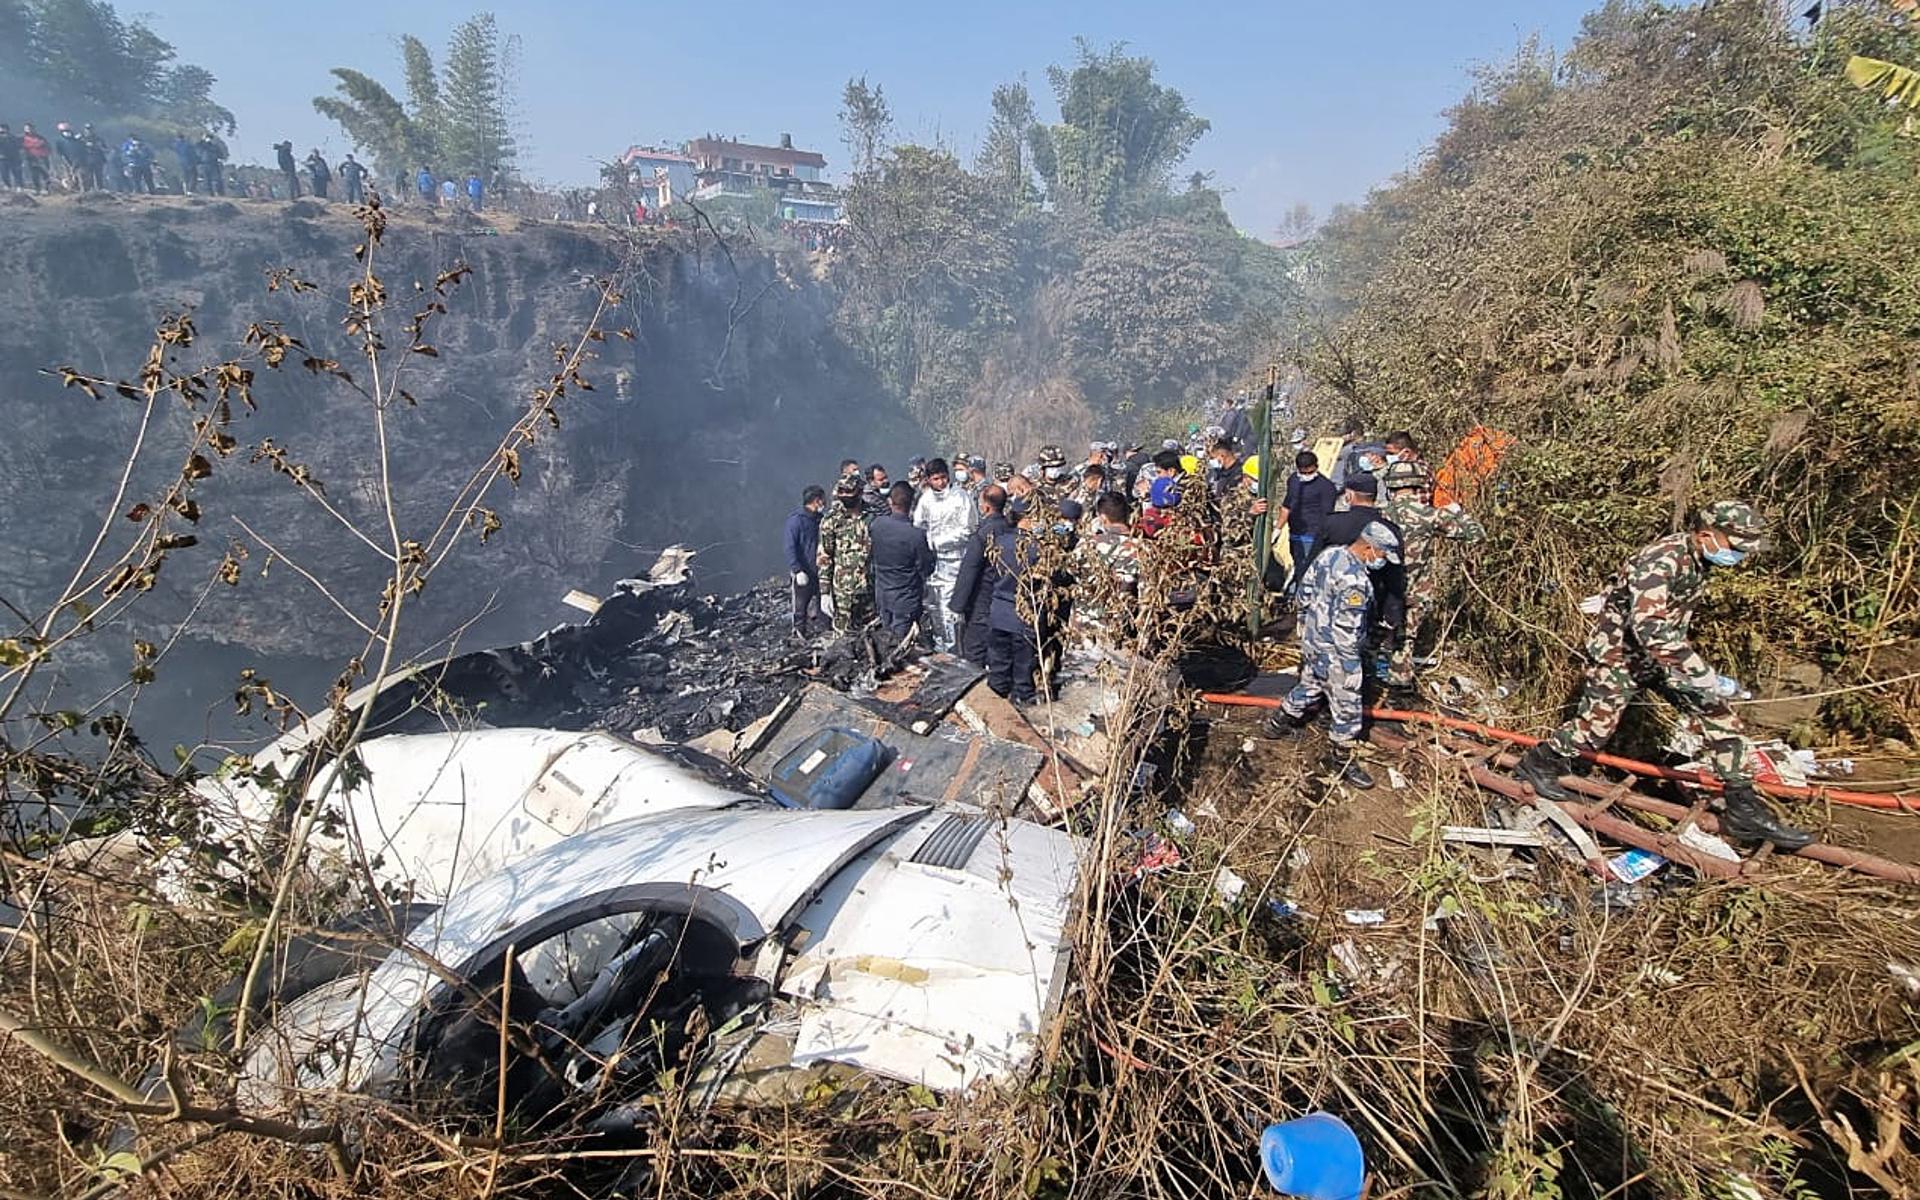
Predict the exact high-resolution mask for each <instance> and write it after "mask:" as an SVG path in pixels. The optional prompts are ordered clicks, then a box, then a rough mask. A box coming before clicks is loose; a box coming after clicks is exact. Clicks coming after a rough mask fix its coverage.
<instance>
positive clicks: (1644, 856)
mask: <svg viewBox="0 0 1920 1200" xmlns="http://www.w3.org/2000/svg"><path fill="white" fill-rule="evenodd" d="M1607 865H1608V866H1610V867H1612V868H1613V874H1614V877H1615V878H1617V879H1619V880H1620V881H1621V882H1622V883H1638V882H1639V881H1640V880H1642V879H1645V878H1646V877H1647V876H1649V875H1651V874H1653V873H1654V872H1655V871H1658V870H1659V869H1660V868H1661V867H1664V866H1666V865H1667V860H1666V859H1664V858H1661V857H1660V856H1659V855H1658V854H1655V853H1654V852H1653V851H1651V850H1629V851H1627V852H1626V853H1624V854H1616V855H1614V856H1613V857H1612V858H1610V859H1608V860H1607Z"/></svg>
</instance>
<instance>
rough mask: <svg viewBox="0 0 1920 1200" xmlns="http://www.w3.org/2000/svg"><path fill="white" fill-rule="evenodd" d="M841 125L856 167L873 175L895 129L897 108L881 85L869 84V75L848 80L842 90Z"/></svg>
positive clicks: (851, 162) (841, 137)
mask: <svg viewBox="0 0 1920 1200" xmlns="http://www.w3.org/2000/svg"><path fill="white" fill-rule="evenodd" d="M840 127H841V135H840V140H841V141H842V142H843V143H845V145H846V147H847V153H848V154H849V155H850V156H851V159H850V165H851V167H852V169H853V170H854V171H855V172H857V173H859V174H862V175H866V174H871V173H872V171H873V169H874V166H875V164H876V163H877V162H878V161H879V157H880V151H881V150H883V149H885V148H886V144H887V134H888V133H889V132H890V131H891V130H892V129H893V110H892V109H891V108H889V107H888V106H887V97H886V93H885V92H884V91H882V90H881V88H880V85H878V84H874V85H872V86H871V87H870V86H868V84H867V77H866V76H865V75H862V76H861V77H860V78H858V79H849V80H847V86H846V87H845V88H844V89H842V90H841V93H840Z"/></svg>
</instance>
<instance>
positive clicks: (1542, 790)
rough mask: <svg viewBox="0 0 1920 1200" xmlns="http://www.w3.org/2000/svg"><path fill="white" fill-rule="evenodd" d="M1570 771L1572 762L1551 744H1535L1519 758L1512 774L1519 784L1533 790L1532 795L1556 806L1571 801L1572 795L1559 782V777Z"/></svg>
mask: <svg viewBox="0 0 1920 1200" xmlns="http://www.w3.org/2000/svg"><path fill="white" fill-rule="evenodd" d="M1571 770H1573V760H1572V759H1569V758H1566V757H1563V756H1562V755H1561V753H1560V752H1559V751H1558V750H1556V749H1554V747H1553V744H1552V743H1551V742H1536V743H1534V744H1533V745H1532V746H1530V747H1528V749H1527V752H1526V753H1525V754H1522V755H1521V756H1520V762H1519V764H1518V765H1517V766H1515V767H1514V769H1513V773H1514V776H1515V777H1516V778H1518V779H1519V780H1520V782H1521V783H1524V784H1526V785H1527V786H1528V787H1530V788H1532V789H1533V793H1534V795H1536V796H1544V797H1545V798H1546V799H1548V800H1552V801H1554V802H1555V803H1556V804H1557V803H1560V802H1562V801H1566V800H1571V799H1573V793H1572V792H1570V791H1568V790H1567V789H1566V786H1565V785H1564V784H1562V783H1561V782H1560V777H1561V776H1562V775H1565V774H1567V773H1568V772H1569V771H1571Z"/></svg>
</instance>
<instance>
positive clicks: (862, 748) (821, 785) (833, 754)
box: [767, 726, 892, 808]
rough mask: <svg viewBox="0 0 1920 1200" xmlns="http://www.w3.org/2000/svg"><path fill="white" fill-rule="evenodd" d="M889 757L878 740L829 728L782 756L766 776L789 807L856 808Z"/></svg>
mask: <svg viewBox="0 0 1920 1200" xmlns="http://www.w3.org/2000/svg"><path fill="white" fill-rule="evenodd" d="M890 757H892V755H891V753H890V752H889V751H888V749H887V747H886V745H885V744H884V743H883V742H881V741H880V740H879V739H878V738H871V737H867V736H866V735H865V734H862V733H859V732H858V731H856V730H852V729H846V728H842V727H840V726H830V727H828V728H826V729H822V730H819V731H817V732H815V733H813V734H812V735H810V736H809V737H808V738H807V739H806V740H805V741H803V742H801V743H800V744H799V745H798V746H795V747H794V748H793V749H792V750H789V751H788V752H787V753H786V754H785V755H784V756H782V757H781V759H780V761H779V762H777V763H775V764H774V766H773V770H772V771H769V772H768V773H767V786H768V789H769V790H770V791H772V792H773V798H774V799H775V800H777V801H779V802H780V803H781V804H783V805H785V806H786V807H788V808H851V807H853V805H854V802H855V801H857V800H859V799H860V793H862V792H864V791H866V790H867V785H868V784H871V783H872V782H873V781H874V779H875V778H876V777H877V776H878V775H879V774H880V772H881V771H883V770H885V769H886V766H887V760H888V759H889V758H890Z"/></svg>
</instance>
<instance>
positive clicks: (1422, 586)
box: [1380, 452, 1487, 703]
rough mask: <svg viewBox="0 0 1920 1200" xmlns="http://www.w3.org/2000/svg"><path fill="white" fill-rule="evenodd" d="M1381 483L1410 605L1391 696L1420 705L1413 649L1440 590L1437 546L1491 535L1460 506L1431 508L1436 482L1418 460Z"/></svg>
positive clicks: (1390, 668)
mask: <svg viewBox="0 0 1920 1200" xmlns="http://www.w3.org/2000/svg"><path fill="white" fill-rule="evenodd" d="M1383 482H1384V483H1385V485H1386V489H1387V502H1386V504H1384V505H1382V506H1381V510H1380V511H1381V512H1382V513H1384V514H1385V515H1386V518H1387V520H1389V521H1391V522H1393V526H1394V528H1396V529H1398V530H1399V531H1400V538H1401V542H1400V558H1401V562H1402V566H1401V574H1402V575H1403V576H1404V578H1405V580H1406V604H1405V608H1404V611H1403V613H1402V616H1401V619H1400V626H1399V628H1398V629H1397V630H1396V631H1395V638H1394V643H1395V644H1394V648H1393V655H1392V657H1391V658H1389V659H1388V661H1387V674H1386V683H1387V691H1388V693H1389V695H1390V696H1391V697H1392V698H1393V700H1394V701H1395V702H1397V703H1405V702H1407V701H1409V700H1415V699H1418V693H1417V692H1416V691H1415V690H1414V685H1413V655H1414V643H1415V642H1416V641H1418V640H1419V637H1420V625H1421V622H1422V621H1424V620H1425V619H1426V615H1427V606H1428V605H1430V604H1432V603H1433V601H1434V597H1435V595H1436V594H1437V592H1438V590H1439V575H1438V573H1437V572H1435V571H1434V569H1433V566H1434V564H1433V555H1434V551H1435V546H1434V543H1435V542H1436V541H1437V540H1439V539H1442V538H1444V539H1446V540H1448V541H1457V542H1476V541H1479V540H1480V539H1481V538H1483V537H1485V536H1486V535H1487V531H1486V530H1485V529H1482V528H1481V526H1480V522H1478V521H1476V520H1474V519H1473V518H1472V517H1470V516H1468V515H1467V514H1466V513H1465V512H1463V511H1461V508H1460V506H1459V505H1458V504H1449V505H1447V506H1446V507H1445V508H1435V507H1434V506H1433V477H1432V476H1430V475H1428V474H1427V468H1426V467H1425V466H1423V465H1422V464H1421V463H1420V461H1419V459H1418V457H1417V452H1416V456H1415V457H1410V458H1402V459H1401V460H1400V461H1399V462H1396V463H1394V464H1393V465H1391V466H1389V467H1388V468H1387V474H1386V477H1385V479H1384V480H1383Z"/></svg>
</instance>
